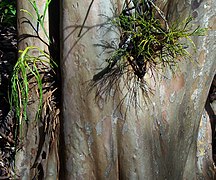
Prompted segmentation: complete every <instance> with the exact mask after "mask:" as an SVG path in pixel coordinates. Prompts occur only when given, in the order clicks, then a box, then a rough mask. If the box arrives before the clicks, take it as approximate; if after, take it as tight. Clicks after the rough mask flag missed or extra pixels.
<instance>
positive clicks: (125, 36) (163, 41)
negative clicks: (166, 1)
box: [91, 0, 206, 96]
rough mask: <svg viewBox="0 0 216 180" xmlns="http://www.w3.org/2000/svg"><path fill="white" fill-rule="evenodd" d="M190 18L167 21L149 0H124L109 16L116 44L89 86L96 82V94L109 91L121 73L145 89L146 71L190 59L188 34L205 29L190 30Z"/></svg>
mask: <svg viewBox="0 0 216 180" xmlns="http://www.w3.org/2000/svg"><path fill="white" fill-rule="evenodd" d="M192 20H193V18H192V17H188V18H186V19H185V20H184V21H182V22H179V23H174V24H171V25H169V23H168V21H167V19H166V17H165V15H164V14H163V12H162V11H161V10H160V9H159V8H158V7H157V6H156V5H155V4H154V3H153V2H152V1H151V0H142V2H141V3H138V2H137V3H135V1H133V3H132V2H131V4H127V3H126V6H125V8H124V9H123V11H122V13H121V14H120V15H119V16H117V17H116V18H114V20H112V24H113V25H114V26H116V27H117V28H118V29H119V31H120V34H121V36H120V43H119V46H118V48H117V49H116V50H115V51H114V52H113V53H112V55H111V56H110V57H109V58H108V59H106V62H107V64H108V65H107V66H106V67H105V68H104V69H103V70H102V71H100V72H99V73H97V74H96V75H94V77H93V80H92V82H91V86H92V87H95V86H98V85H99V86H98V87H99V89H98V90H97V93H96V96H97V95H98V94H101V93H102V94H103V93H107V91H111V89H112V87H113V86H114V85H116V83H120V77H122V76H124V75H126V76H128V78H126V81H130V80H134V79H135V81H136V83H137V82H138V83H139V87H140V88H141V89H142V90H143V91H145V90H146V89H145V88H146V86H145V85H144V83H146V80H145V77H146V74H147V73H149V72H153V71H155V70H156V71H157V70H159V69H161V68H166V67H169V68H170V69H174V67H176V66H177V63H178V61H179V60H181V59H187V58H189V59H190V53H189V52H188V51H187V50H186V48H187V47H189V46H190V45H192V47H193V49H195V45H194V43H193V41H192V39H191V36H203V35H205V32H206V29H204V28H200V27H199V26H198V27H197V28H195V29H194V30H192V25H190V23H191V21H192ZM126 84H129V82H126ZM128 89H129V90H130V91H131V89H130V88H128ZM100 91H101V92H100ZM132 91H133V92H134V90H132ZM108 93H109V92H108ZM134 93H135V94H136V91H135V92H134Z"/></svg>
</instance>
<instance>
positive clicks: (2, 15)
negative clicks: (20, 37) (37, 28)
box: [0, 0, 16, 26]
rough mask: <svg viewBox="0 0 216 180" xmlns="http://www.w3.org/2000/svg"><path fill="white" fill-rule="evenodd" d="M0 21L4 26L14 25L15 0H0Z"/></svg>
mask: <svg viewBox="0 0 216 180" xmlns="http://www.w3.org/2000/svg"><path fill="white" fill-rule="evenodd" d="M0 22H1V24H3V25H6V26H10V25H13V26H16V1H15V0H2V1H0Z"/></svg>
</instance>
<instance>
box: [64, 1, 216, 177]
mask: <svg viewBox="0 0 216 180" xmlns="http://www.w3.org/2000/svg"><path fill="white" fill-rule="evenodd" d="M90 3H91V2H90V1H79V2H78V1H75V0H65V1H64V2H63V7H62V9H63V17H62V26H63V27H62V55H63V57H62V61H61V69H62V81H63V82H62V90H63V97H62V98H63V100H62V103H63V104H62V106H63V107H62V116H63V129H62V132H63V137H64V142H63V143H62V147H63V148H62V150H63V151H61V152H63V153H64V162H63V165H64V167H63V168H62V178H63V179H171V180H173V179H199V178H201V179H202V178H204V179H212V178H213V172H212V170H213V162H212V159H211V158H210V157H209V161H210V162H212V164H211V166H210V167H208V168H206V169H205V171H206V174H204V173H203V172H201V171H200V170H199V168H198V167H197V157H196V154H197V138H198V129H199V124H200V120H201V116H202V112H203V109H204V105H205V101H206V99H207V95H208V91H209V88H210V85H211V81H212V79H213V76H214V74H215V69H216V61H215V59H216V53H215V51H214V49H215V41H214V38H213V37H214V30H215V26H214V22H215V20H216V19H215V17H216V16H215V8H216V3H215V1H214V0H206V1H200V3H198V2H197V1H191V3H188V1H184V0H182V1H180V0H179V1H177V0H176V1H171V0H170V1H169V2H168V3H167V5H168V6H167V7H165V8H164V9H166V8H167V11H168V18H169V19H170V21H171V20H173V19H179V20H183V19H184V18H185V17H187V15H189V14H192V15H193V16H194V17H195V20H194V22H195V24H196V25H201V26H202V27H208V29H209V32H208V35H207V36H204V37H195V38H194V39H193V40H194V42H195V44H196V46H197V52H196V53H195V54H193V58H194V60H196V61H197V62H198V63H194V62H191V61H190V60H186V61H182V62H181V63H180V64H179V66H180V71H178V72H176V74H175V75H172V74H171V73H170V71H169V70H168V69H167V70H166V72H165V73H164V74H163V75H165V76H161V75H157V76H156V83H154V82H153V83H152V84H153V85H152V88H153V89H154V95H152V96H151V97H150V99H151V102H150V101H147V104H145V102H144V100H143V99H140V104H141V105H143V107H142V110H138V111H136V110H135V109H133V108H132V107H131V108H130V111H128V112H127V116H126V117H125V118H122V116H121V115H120V112H119V111H118V110H116V104H119V101H118V99H122V98H123V97H121V93H119V96H118V97H115V99H114V103H113V102H112V101H108V102H106V101H105V97H100V100H99V101H97V102H96V103H95V101H94V95H93V94H88V93H87V92H86V84H87V83H86V82H87V81H88V80H90V79H91V77H92V76H93V75H94V74H95V73H96V69H97V67H99V66H100V65H101V64H102V62H103V60H104V59H106V57H107V56H108V55H107V54H106V53H103V52H102V51H103V49H102V48H101V46H99V45H98V44H101V40H103V41H108V42H110V41H111V40H113V39H114V38H116V37H117V34H116V33H115V32H113V31H108V30H107V28H106V27H105V26H104V24H103V23H104V22H105V21H106V17H112V16H113V12H116V10H114V11H112V9H113V8H114V7H116V8H117V10H119V11H120V9H121V4H122V3H123V1H120V0H119V1H118V0H116V1H115V2H113V3H111V2H110V1H107V0H97V1H93V4H92V6H91V8H90V11H89V14H88V17H87V19H86V22H85V24H84V26H82V23H83V21H84V19H85V15H86V13H87V10H88V7H89V6H90ZM114 3H115V4H114ZM164 3H165V2H164ZM160 6H161V7H162V6H163V4H161V5H160ZM82 27H83V29H82ZM81 29H82V32H81V34H80V30H81ZM79 34H80V36H79V37H78V35H79ZM191 53H193V52H192V50H191ZM99 55H100V56H99ZM164 77H166V78H164ZM151 81H153V80H151ZM154 84H155V85H154ZM111 98H112V97H111ZM126 106H127V105H126V104H125V103H124V104H123V105H122V109H123V110H124V109H126ZM63 171H64V172H63Z"/></svg>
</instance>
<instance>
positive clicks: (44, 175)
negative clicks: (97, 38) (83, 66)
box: [15, 0, 59, 179]
mask: <svg viewBox="0 0 216 180" xmlns="http://www.w3.org/2000/svg"><path fill="white" fill-rule="evenodd" d="M30 2H34V1H29V0H23V1H17V9H18V11H17V12H18V13H17V17H18V36H19V43H18V49H19V50H24V49H25V48H26V47H33V46H34V47H38V48H39V49H41V50H42V51H44V52H46V53H48V52H49V44H50V41H49V39H48V36H49V20H48V14H47V13H45V14H44V8H45V4H46V2H47V0H40V1H35V3H36V5H37V7H38V10H39V14H41V15H42V14H43V16H41V17H44V23H43V25H44V30H45V31H43V28H42V26H41V25H39V26H38V18H37V15H36V11H35V10H34V8H33V6H32V5H31V3H30ZM21 9H24V11H23V10H21ZM25 11H28V12H29V13H31V14H32V16H31V15H30V14H29V13H26V12H25ZM45 32H46V33H47V35H46V33H45ZM48 54H49V53H48ZM29 55H31V56H34V57H38V60H40V56H41V55H42V53H41V52H40V51H38V50H37V49H34V50H33V51H30V52H29ZM46 60H50V59H46ZM32 65H33V63H32V64H30V65H29V66H32ZM36 66H37V67H38V68H40V69H39V71H40V78H41V79H42V80H43V105H42V111H41V112H40V114H39V116H38V117H39V119H38V118H37V115H38V114H37V113H38V109H39V99H40V98H39V90H38V86H39V85H38V84H37V82H36V78H35V77H34V76H33V78H32V74H31V76H30V75H28V76H29V77H28V78H29V82H28V87H29V95H28V106H27V120H26V121H25V122H23V121H24V120H22V127H21V128H20V129H21V130H20V131H19V148H18V149H17V153H16V161H15V163H16V171H17V174H18V175H19V176H20V178H21V179H33V178H36V179H58V168H59V163H58V161H59V160H58V138H59V137H58V134H59V133H58V128H59V118H58V114H59V110H58V108H57V107H56V104H55V100H53V92H54V90H53V87H52V86H51V85H50V84H51V82H50V80H49V78H50V76H51V72H52V71H51V67H50V64H49V62H48V63H45V64H42V63H38V64H36ZM29 74H30V72H29Z"/></svg>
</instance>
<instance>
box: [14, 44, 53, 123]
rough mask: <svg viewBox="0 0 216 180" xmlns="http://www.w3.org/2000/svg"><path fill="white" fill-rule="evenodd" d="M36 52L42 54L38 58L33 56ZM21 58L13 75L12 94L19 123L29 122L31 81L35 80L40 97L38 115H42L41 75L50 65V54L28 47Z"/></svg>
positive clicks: (21, 53)
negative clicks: (28, 107) (28, 106)
mask: <svg viewBox="0 0 216 180" xmlns="http://www.w3.org/2000/svg"><path fill="white" fill-rule="evenodd" d="M35 50H36V51H37V52H38V53H39V54H40V55H38V56H33V55H31V54H32V52H33V51H34V52H35ZM19 53H20V56H19V58H18V61H17V63H16V64H15V66H14V69H13V75H12V79H11V82H12V93H11V103H12V104H13V105H14V106H15V110H16V115H17V118H18V119H19V123H20V124H21V123H22V119H24V120H27V111H26V110H27V105H28V103H29V90H30V89H29V82H30V80H31V79H35V80H34V81H35V82H31V83H36V85H37V88H38V95H39V107H38V112H37V113H38V114H40V111H41V107H42V97H43V86H42V78H41V74H43V73H45V72H44V69H45V68H46V67H47V66H48V65H49V66H51V67H52V64H51V63H50V56H49V54H47V53H45V52H44V51H43V50H41V49H39V48H38V47H31V46H30V47H27V48H26V49H25V50H20V51H19Z"/></svg>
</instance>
